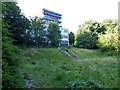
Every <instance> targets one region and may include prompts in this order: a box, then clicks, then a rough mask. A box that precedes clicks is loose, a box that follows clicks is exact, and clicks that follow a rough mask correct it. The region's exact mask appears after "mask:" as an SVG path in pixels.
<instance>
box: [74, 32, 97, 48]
mask: <svg viewBox="0 0 120 90" xmlns="http://www.w3.org/2000/svg"><path fill="white" fill-rule="evenodd" d="M97 40H98V37H97V35H96V34H94V33H91V32H85V33H83V34H80V35H78V36H77V38H76V43H75V45H76V46H77V47H78V48H88V49H96V48H98V47H97V45H96V44H97Z"/></svg>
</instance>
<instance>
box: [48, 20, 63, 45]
mask: <svg viewBox="0 0 120 90" xmlns="http://www.w3.org/2000/svg"><path fill="white" fill-rule="evenodd" d="M47 31H48V35H47V37H48V40H49V41H51V44H52V45H53V46H58V44H59V43H60V39H61V34H60V33H61V31H60V30H59V26H58V25H57V23H55V22H50V23H49V26H48V29H47Z"/></svg>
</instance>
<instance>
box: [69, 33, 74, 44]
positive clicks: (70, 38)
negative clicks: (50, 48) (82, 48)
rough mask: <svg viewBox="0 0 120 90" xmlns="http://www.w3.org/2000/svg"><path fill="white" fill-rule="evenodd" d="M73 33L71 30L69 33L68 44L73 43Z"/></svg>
mask: <svg viewBox="0 0 120 90" xmlns="http://www.w3.org/2000/svg"><path fill="white" fill-rule="evenodd" d="M74 39H75V35H74V33H73V32H70V33H69V43H70V45H72V44H74Z"/></svg>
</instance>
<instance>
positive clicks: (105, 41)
mask: <svg viewBox="0 0 120 90" xmlns="http://www.w3.org/2000/svg"><path fill="white" fill-rule="evenodd" d="M103 25H104V26H105V27H106V28H107V31H106V32H105V34H104V35H103V34H100V35H99V40H98V44H97V45H98V46H99V47H100V49H101V51H103V52H105V51H110V52H111V54H116V53H115V52H118V51H119V49H120V44H119V40H118V25H117V20H110V19H107V20H104V21H103ZM112 51H115V52H112Z"/></svg>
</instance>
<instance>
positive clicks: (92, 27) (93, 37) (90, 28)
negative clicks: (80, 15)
mask: <svg viewBox="0 0 120 90" xmlns="http://www.w3.org/2000/svg"><path fill="white" fill-rule="evenodd" d="M105 31H106V28H105V27H104V26H103V25H102V24H100V23H98V22H96V21H94V20H90V21H86V22H84V23H83V24H82V25H79V29H78V31H77V34H76V36H75V45H76V46H77V47H84V48H97V45H96V44H97V40H98V37H97V35H98V34H99V33H103V34H104V32H105Z"/></svg>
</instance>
